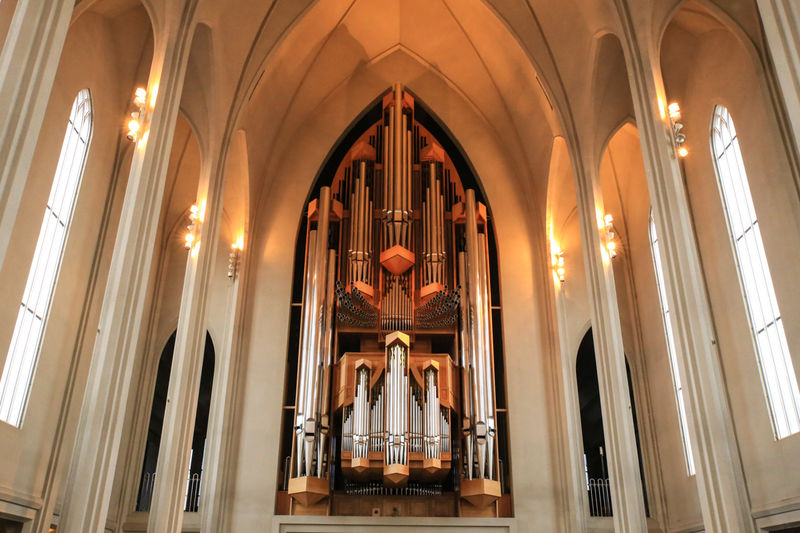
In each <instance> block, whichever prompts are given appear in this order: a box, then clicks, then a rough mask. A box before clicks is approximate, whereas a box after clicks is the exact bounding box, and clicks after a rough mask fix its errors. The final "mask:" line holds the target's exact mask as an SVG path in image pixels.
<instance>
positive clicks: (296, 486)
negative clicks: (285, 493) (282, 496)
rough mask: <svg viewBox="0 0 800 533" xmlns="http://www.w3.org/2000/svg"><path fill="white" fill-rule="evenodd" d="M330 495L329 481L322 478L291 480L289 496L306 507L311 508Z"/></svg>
mask: <svg viewBox="0 0 800 533" xmlns="http://www.w3.org/2000/svg"><path fill="white" fill-rule="evenodd" d="M329 493H330V484H329V481H328V480H327V479H325V478H321V477H311V476H303V477H295V478H291V479H290V480H289V495H290V496H291V497H292V498H294V499H295V500H296V501H297V502H299V503H300V504H301V505H304V506H311V505H314V504H316V503H318V502H319V501H321V500H322V499H324V498H327V497H328V494H329Z"/></svg>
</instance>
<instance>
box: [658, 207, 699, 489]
mask: <svg viewBox="0 0 800 533" xmlns="http://www.w3.org/2000/svg"><path fill="white" fill-rule="evenodd" d="M650 249H651V251H652V253H653V266H654V268H655V271H656V285H657V286H658V301H659V302H660V303H661V319H662V321H663V323H664V335H665V336H666V338H667V357H668V358H669V367H670V369H671V370H672V384H673V385H674V386H675V401H676V402H677V404H678V423H679V424H680V427H681V439H682V440H683V453H684V457H686V470H687V471H688V472H689V475H690V476H693V475H694V455H693V454H692V441H691V439H690V438H689V424H688V422H687V420H686V404H685V402H684V401H683V384H682V383H681V375H680V373H679V372H678V360H677V358H676V357H675V337H674V335H673V334H672V324H671V323H670V311H669V302H667V291H666V288H665V285H664V270H663V269H662V268H661V256H659V255H658V254H659V244H658V234H657V233H656V224H655V222H654V221H653V213H652V211H651V212H650Z"/></svg>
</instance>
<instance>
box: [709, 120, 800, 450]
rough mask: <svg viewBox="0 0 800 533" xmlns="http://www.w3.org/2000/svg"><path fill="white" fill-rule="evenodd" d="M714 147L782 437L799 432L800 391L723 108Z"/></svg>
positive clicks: (773, 411) (772, 410)
mask: <svg viewBox="0 0 800 533" xmlns="http://www.w3.org/2000/svg"><path fill="white" fill-rule="evenodd" d="M711 149H712V152H713V154H714V163H715V168H716V170H717V181H718V183H719V190H720V194H721V196H722V203H723V206H724V207H725V215H726V218H727V219H728V231H729V233H730V236H731V241H732V243H733V248H734V250H735V254H734V255H735V257H736V265H737V266H738V270H739V280H740V282H741V285H742V289H743V290H744V297H745V301H746V307H747V313H748V317H749V319H750V327H751V328H752V331H753V334H754V337H755V338H754V341H755V342H754V344H755V349H756V353H757V355H758V362H759V366H760V368H761V378H762V381H763V383H764V390H765V392H766V396H767V401H768V404H769V408H770V414H771V416H772V425H773V428H774V430H775V435H776V436H777V438H779V439H781V438H783V437H786V436H788V435H791V434H793V433H797V432H798V431H800V391H798V388H797V377H796V375H795V373H794V367H793V365H792V360H791V357H790V356H789V346H788V344H787V343H786V334H785V333H784V330H783V322H782V320H781V313H780V310H779V309H778V301H777V299H776V297H775V288H774V287H773V285H772V276H771V275H770V273H769V266H768V265H767V256H766V253H765V252H764V244H763V242H762V240H761V230H760V229H759V225H758V218H757V217H756V211H755V208H754V207H753V198H752V196H751V194H750V185H749V183H748V181H747V173H746V172H745V169H744V162H743V161H742V154H741V151H740V149H739V141H738V139H737V138H736V129H735V128H734V126H733V119H732V118H731V115H730V113H729V112H728V110H727V109H726V108H725V107H723V106H716V107H715V108H714V118H713V122H712V128H711Z"/></svg>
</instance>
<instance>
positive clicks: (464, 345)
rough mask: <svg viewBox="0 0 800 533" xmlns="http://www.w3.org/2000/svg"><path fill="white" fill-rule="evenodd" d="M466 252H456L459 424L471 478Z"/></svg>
mask: <svg viewBox="0 0 800 533" xmlns="http://www.w3.org/2000/svg"><path fill="white" fill-rule="evenodd" d="M465 256H466V254H465V253H464V252H459V253H458V279H459V280H461V282H462V283H463V284H464V285H463V287H462V290H463V291H464V299H463V300H462V303H461V329H460V330H459V341H460V342H459V347H460V349H461V390H462V391H463V392H462V396H463V400H462V402H461V403H462V411H463V412H462V423H461V426H462V428H463V430H464V437H465V438H464V443H465V444H464V447H465V450H464V459H465V461H466V475H467V479H472V475H473V468H472V459H473V445H474V442H473V441H474V437H475V432H474V427H475V418H474V416H473V413H475V407H476V394H475V390H474V387H473V381H472V379H471V378H472V364H471V363H472V346H471V343H472V339H471V337H470V335H469V284H468V283H467V282H466V280H467V277H466V276H467V271H466V257H465Z"/></svg>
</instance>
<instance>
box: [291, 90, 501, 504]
mask: <svg viewBox="0 0 800 533" xmlns="http://www.w3.org/2000/svg"><path fill="white" fill-rule="evenodd" d="M415 110H416V106H415V100H414V98H413V96H412V95H410V94H409V93H408V92H407V91H405V90H403V88H402V86H400V85H399V84H398V85H395V86H394V87H393V88H392V90H391V91H390V92H388V93H387V94H386V95H385V96H384V98H383V100H382V103H381V106H380V117H379V119H378V120H377V122H375V123H374V124H372V125H371V126H369V127H368V128H367V130H366V132H364V133H363V134H362V135H361V136H360V138H358V139H357V140H356V141H355V142H354V143H353V144H352V145H351V146H350V147H349V149H348V150H347V152H346V154H345V155H344V157H343V159H342V160H341V162H340V164H339V166H338V168H337V170H336V172H335V174H334V175H333V177H332V179H329V180H328V181H329V184H325V185H324V186H322V187H321V188H320V189H319V194H318V195H317V196H316V197H315V198H313V199H312V200H311V201H310V202H309V205H308V212H307V223H306V224H305V256H304V268H303V275H302V281H303V283H302V307H301V313H300V319H299V321H300V327H299V341H298V346H299V347H298V354H297V384H296V389H295V390H296V392H295V403H294V406H293V411H294V416H293V423H292V425H291V435H292V436H291V439H290V442H291V453H290V457H291V460H288V461H287V462H285V463H284V468H285V469H286V471H285V472H284V473H283V474H284V477H285V478H286V479H287V481H288V482H287V483H286V493H287V494H288V496H290V497H291V504H290V505H289V512H292V513H294V514H326V513H330V514H359V511H358V505H357V504H356V503H354V502H353V501H350V500H348V498H349V497H351V496H353V495H369V496H370V497H373V498H378V499H379V501H378V502H377V503H387V502H388V505H390V506H391V507H392V509H393V510H394V511H396V512H399V511H398V509H401V508H402V509H407V508H408V507H407V506H406V507H403V498H408V497H411V496H413V495H428V496H433V497H434V498H432V499H431V501H432V502H437V501H438V502H440V503H439V504H434V503H429V504H427V505H428V507H426V509H427V510H423V511H419V510H417V511H413V510H412V511H408V512H409V513H411V514H414V513H416V514H420V513H422V514H425V513H427V514H437V515H439V516H453V515H459V514H461V515H473V516H503V515H506V516H507V515H508V513H509V512H510V505H509V506H505V507H503V508H502V509H501V506H500V505H498V502H497V500H498V499H500V498H501V497H502V496H503V489H502V487H501V478H502V476H503V475H504V472H503V471H502V470H501V468H500V464H501V460H502V459H503V458H502V457H501V449H500V447H499V446H498V438H499V437H498V425H497V415H498V413H497V409H496V397H495V396H496V391H495V387H496V380H497V377H496V374H495V362H496V358H495V353H494V350H495V335H494V332H493V324H492V301H491V273H490V267H491V261H490V255H489V254H490V249H489V248H490V245H489V228H488V224H489V216H488V214H487V208H486V206H485V205H484V204H483V203H481V202H480V201H479V200H478V199H476V192H475V190H474V189H473V188H469V187H466V188H465V186H464V184H463V183H462V181H461V179H460V177H459V174H458V172H457V170H456V167H455V165H454V163H453V161H452V160H451V158H450V156H449V155H448V153H447V152H446V151H445V149H444V148H443V147H442V145H441V144H440V143H439V142H438V141H437V139H436V138H435V137H434V135H432V134H431V133H430V131H428V129H426V128H425V126H423V125H422V124H421V123H420V122H419V121H418V120H416V117H415ZM500 355H501V354H500ZM500 361H502V357H500ZM287 451H288V450H287ZM505 460H506V465H507V458H505ZM436 498H438V500H437V499H436ZM348 502H349V503H348ZM442 502H443V503H442ZM375 503H376V502H373V504H375ZM381 508H382V507H381V505H377V507H373V509H381ZM504 509H505V510H504Z"/></svg>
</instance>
